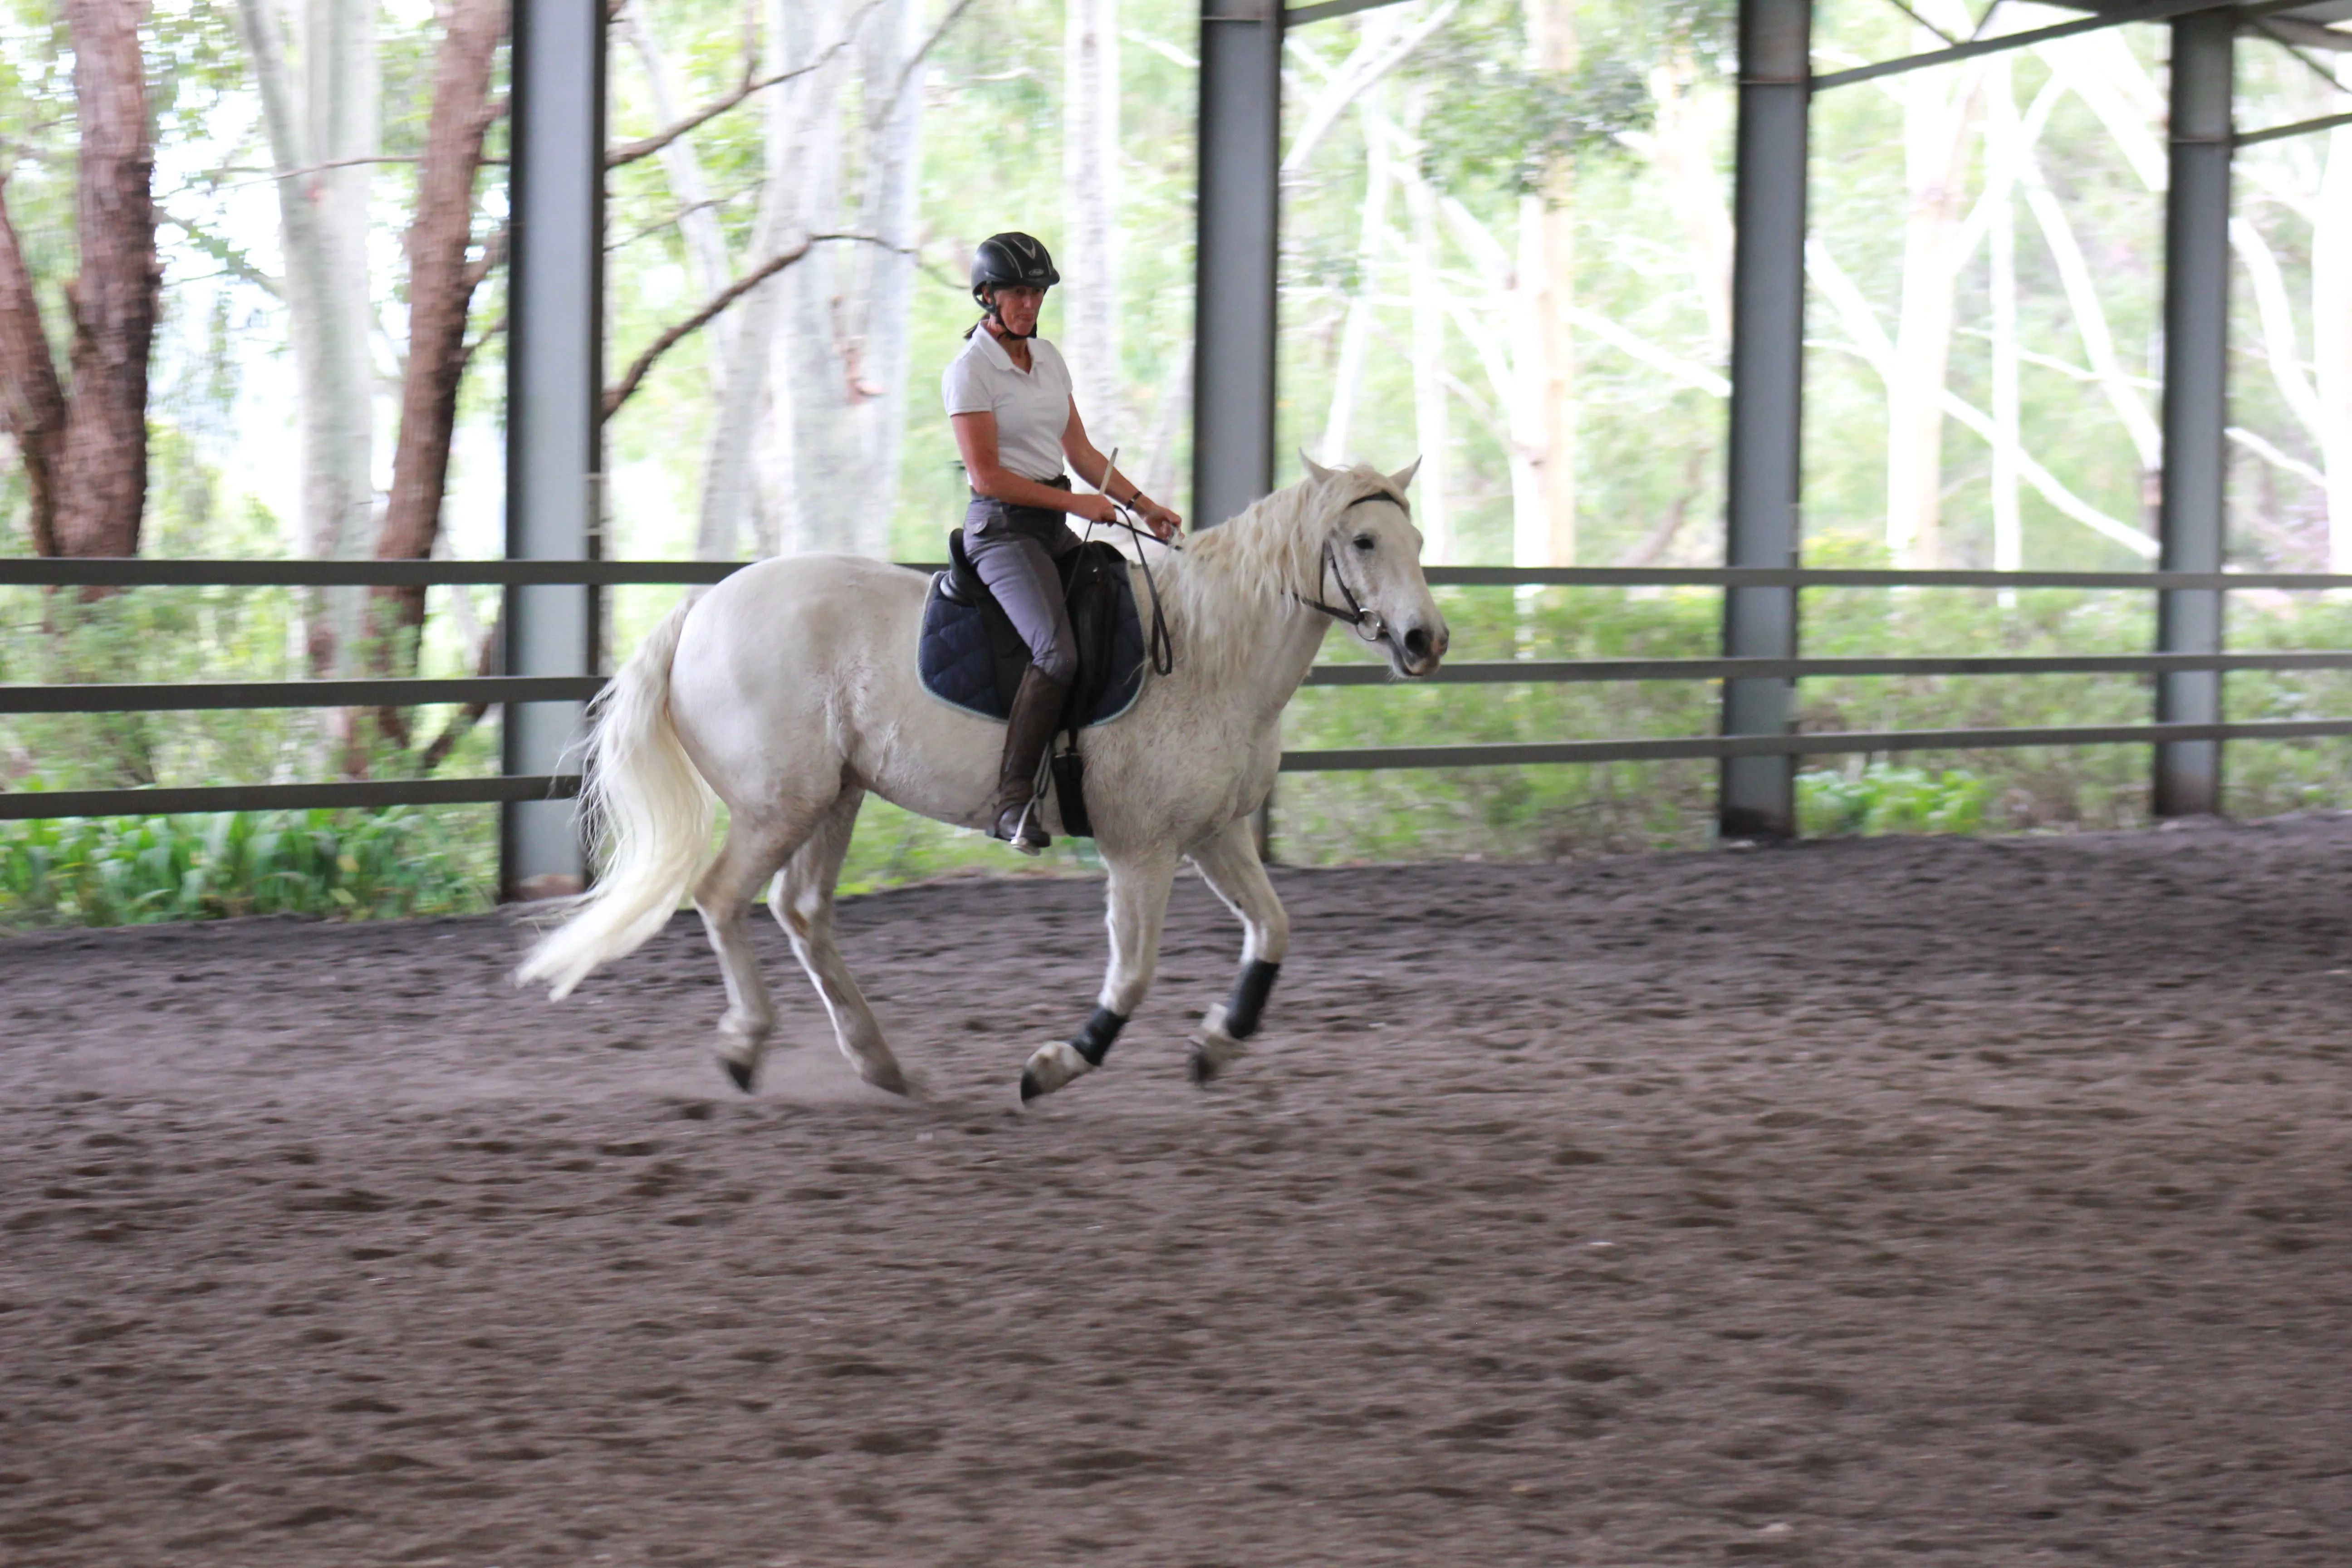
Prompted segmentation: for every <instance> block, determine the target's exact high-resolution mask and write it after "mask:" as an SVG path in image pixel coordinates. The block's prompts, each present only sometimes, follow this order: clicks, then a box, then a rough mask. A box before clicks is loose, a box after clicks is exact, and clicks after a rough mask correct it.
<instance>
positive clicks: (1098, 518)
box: [1067, 494, 1118, 522]
mask: <svg viewBox="0 0 2352 1568" xmlns="http://www.w3.org/2000/svg"><path fill="white" fill-rule="evenodd" d="M1067 510H1069V512H1070V514H1071V515H1072V516H1073V517H1082V518H1085V519H1086V520H1087V521H1088V522H1117V521H1118V506H1117V505H1116V504H1114V503H1113V502H1112V500H1111V499H1110V497H1108V496H1107V495H1100V494H1087V495H1076V496H1072V497H1071V498H1070V500H1069V503H1068V508H1067Z"/></svg>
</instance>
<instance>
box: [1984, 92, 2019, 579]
mask: <svg viewBox="0 0 2352 1568" xmlns="http://www.w3.org/2000/svg"><path fill="white" fill-rule="evenodd" d="M1986 85H1987V90H1988V93H1989V97H1988V100H1987V110H1986V115H1985V141H1986V142H1987V148H1986V151H1987V153H1988V154H1989V157H1988V159H1987V163H1988V164H1989V165H1990V166H1989V168H1988V170H1987V177H1986V185H1987V190H1986V192H1985V200H1986V201H1988V202H1990V203H1991V204H1992V208H1991V215H1990V228H1989V230H1988V233H1987V235H1986V241H1985V248H1986V251H1987V254H1988V257H1989V259H1990V272H1991V277H1990V285H1991V290H1990V291H1991V307H1992V308H1991V310H1990V316H1991V327H1992V422H1993V426H1994V428H1996V429H1997V430H1999V431H2000V440H1999V441H1998V442H1996V443H1995V444H1994V446H1993V449H1992V568H1993V570H1994V571H1996V572H2018V571H2022V570H2023V569H2024V564H2025V525H2024V517H2023V513H2022V512H2021V510H2020V507H2019V500H2020V494H2019V489H2018V484H2019V479H2018V472H2017V462H2016V458H2015V456H2014V454H2015V453H2016V452H2017V450H2018V449H2019V447H2020V444H2021V441H2022V439H2023V435H2022V432H2021V428H2020V424H2019V409H2018V370H2019V365H2018V357H2017V209H2016V205H2015V204H2016V192H2017V173H2018V161H2019V158H2020V156H2021V149H2020V147H2019V145H2018V142H2019V141H2020V139H2021V136H2022V134H2023V128H2022V127H2021V125H2019V123H2018V118H2017V90H2016V83H2015V82H2014V80H2013V79H2012V73H2011V69H2010V62H2009V61H2008V60H2006V59H2002V60H2000V61H1997V62H1995V64H1994V65H1993V67H1992V69H1991V72H1990V77H1989V79H1988V81H1987V84H1986Z"/></svg>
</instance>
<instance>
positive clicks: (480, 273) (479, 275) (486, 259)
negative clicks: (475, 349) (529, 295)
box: [466, 224, 507, 353]
mask: <svg viewBox="0 0 2352 1568" xmlns="http://www.w3.org/2000/svg"><path fill="white" fill-rule="evenodd" d="M506 258H507V226H506V225H504V224H500V225H499V226H498V227H496V228H494V229H492V230H491V231H490V237H489V238H488V239H486V240H484V241H482V254H481V255H479V256H478V257H476V258H474V259H473V260H471V261H469V262H467V264H466V295H467V298H468V299H471V298H472V297H473V293H474V290H475V289H478V288H480V287H481V283H482V279H485V278H488V276H489V275H490V274H491V273H493V272H495V271H497V270H498V269H499V263H500V262H502V261H504V260H505V259H506ZM467 352H468V353H471V352H472V351H471V350H468V351H467Z"/></svg>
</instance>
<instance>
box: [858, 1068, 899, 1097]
mask: <svg viewBox="0 0 2352 1568" xmlns="http://www.w3.org/2000/svg"><path fill="white" fill-rule="evenodd" d="M857 1076H858V1077H859V1078H862V1079H865V1080H866V1082H867V1083H870V1084H872V1085H873V1086H874V1087H875V1088H877V1089H880V1090H881V1091H882V1092H883V1093H885V1094H896V1095H899V1096H902V1097H903V1096H904V1095H905V1094H906V1092H907V1075H906V1074H905V1073H904V1072H902V1071H900V1070H899V1068H898V1063H897V1062H895V1061H891V1062H884V1063H882V1064H881V1065H880V1066H878V1067H870V1066H868V1065H866V1063H864V1062H860V1063H859V1064H858V1065H857Z"/></svg>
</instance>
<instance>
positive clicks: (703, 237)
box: [620, 5, 773, 385]
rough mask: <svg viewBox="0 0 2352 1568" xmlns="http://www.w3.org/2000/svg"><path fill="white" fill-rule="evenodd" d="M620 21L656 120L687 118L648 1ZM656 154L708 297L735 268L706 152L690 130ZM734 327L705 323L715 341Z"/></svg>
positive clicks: (691, 272)
mask: <svg viewBox="0 0 2352 1568" xmlns="http://www.w3.org/2000/svg"><path fill="white" fill-rule="evenodd" d="M620 27H621V36H622V37H623V39H625V41H626V42H627V44H628V46H629V48H630V51H631V52H632V53H634V54H635V56H636V57H637V65H638V68H640V69H642V70H643V71H644V72H645V77H646V101H647V102H648V103H649V104H650V105H651V106H652V108H653V111H654V123H655V124H656V125H675V124H677V122H678V121H680V120H682V119H684V118H685V112H684V111H683V110H680V109H679V107H678V102H677V89H676V88H675V86H674V85H673V84H672V82H671V80H670V70H669V60H668V58H667V56H666V55H665V54H664V52H663V50H662V46H661V39H660V37H659V36H658V35H656V33H655V31H654V29H653V25H652V24H651V23H650V22H649V21H647V20H646V11H645V7H644V6H642V5H625V6H623V7H622V8H621V15H620ZM771 90H773V89H771ZM655 155H656V157H658V158H659V159H660V160H661V166H662V175H663V177H664V178H665V179H667V181H668V182H669V194H670V195H672V196H674V197H676V198H677V205H678V219H677V228H678V233H679V235H680V236H681V237H683V238H684V239H685V241H686V264H687V274H688V277H690V278H691V279H693V280H694V288H695V292H696V293H697V294H698V295H699V296H700V297H701V298H703V299H705V300H708V299H709V298H710V297H711V296H712V295H714V294H716V293H718V292H719V290H720V289H724V288H725V287H727V284H728V282H729V280H730V279H732V278H733V277H734V276H735V274H734V271H733V268H732V266H731V264H730V261H729V258H728V255H727V236H726V234H725V232H724V231H723V230H721V229H720V227H719V213H718V209H717V208H715V207H713V206H712V205H709V204H710V182H709V180H708V179H707V178H705V177H704V175H703V172H702V159H701V156H700V155H699V154H698V153H696V152H695V149H694V138H693V137H692V136H690V135H689V136H680V137H677V138H676V139H675V140H673V141H672V142H670V143H669V144H668V145H667V146H666V147H664V148H663V149H662V150H661V151H660V152H659V153H656V154H655ZM733 330H734V320H733V317H732V316H731V315H721V316H720V317H719V319H718V320H717V321H713V322H711V323H710V324H709V326H708V327H705V328H704V329H703V331H706V332H709V333H710V334H712V336H711V342H713V343H720V342H725V341H726V339H727V337H728V335H729V334H730V332H731V331H733ZM710 374H711V382H712V384H713V385H717V384H719V374H720V365H719V356H718V355H716V354H713V355H712V356H711V359H710Z"/></svg>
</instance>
